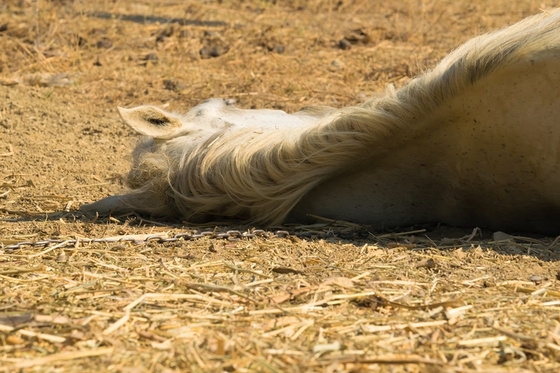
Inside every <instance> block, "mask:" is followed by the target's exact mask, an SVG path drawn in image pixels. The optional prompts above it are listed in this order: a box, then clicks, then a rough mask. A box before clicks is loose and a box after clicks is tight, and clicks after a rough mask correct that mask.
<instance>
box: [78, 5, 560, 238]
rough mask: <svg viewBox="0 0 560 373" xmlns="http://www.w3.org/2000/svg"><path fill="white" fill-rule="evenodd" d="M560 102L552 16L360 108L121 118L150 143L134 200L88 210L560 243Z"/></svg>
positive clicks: (559, 54) (133, 184)
mask: <svg viewBox="0 0 560 373" xmlns="http://www.w3.org/2000/svg"><path fill="white" fill-rule="evenodd" d="M559 93H560V10H555V11H551V12H548V13H543V14H540V15H536V16H533V17H530V18H527V19H525V20H523V21H521V22H519V23H517V24H515V25H513V26H511V27H508V28H505V29H502V30H499V31H495V32H491V33H489V34H486V35H482V36H479V37H476V38H474V39H472V40H470V41H468V42H467V43H465V44H464V45H462V46H461V47H459V48H458V49H457V50H455V51H453V52H452V53H451V54H449V55H448V56H447V57H446V58H444V59H443V61H441V62H440V63H439V64H438V65H437V66H436V67H435V68H434V69H433V70H432V71H429V72H427V73H426V74H424V75H422V76H419V77H417V78H415V79H414V80H412V81H410V82H409V83H408V84H407V85H405V86H404V87H403V88H402V89H398V90H395V89H394V88H392V87H391V86H390V87H388V89H387V92H386V93H385V94H384V95H383V96H380V97H376V98H372V99H370V100H368V101H367V102H365V103H364V104H362V105H360V106H356V107H347V108H343V109H338V110H337V109H333V108H329V107H311V108H307V109H303V110H302V111H299V112H297V113H294V114H286V113H285V112H283V111H277V110H241V109H238V108H236V107H235V106H233V104H232V103H231V102H229V101H225V100H221V99H211V100H208V101H206V102H204V103H203V104H202V105H199V106H197V107H195V108H193V109H192V110H190V111H189V112H188V113H187V114H185V115H178V114H173V113H168V112H165V111H163V110H160V109H158V108H156V107H152V106H140V107H137V108H133V109H123V108H119V112H120V115H121V117H122V119H123V120H124V122H125V123H126V124H128V125H129V126H130V127H132V128H133V129H134V130H136V131H137V132H139V133H141V134H143V135H146V136H148V137H149V138H148V139H147V140H146V141H144V142H143V143H141V144H140V145H139V146H138V147H137V149H136V150H135V152H134V161H133V166H132V170H131V171H130V173H129V175H128V177H127V184H128V186H129V187H130V189H131V190H130V191H129V192H128V193H127V194H124V195H118V196H112V197H107V198H105V199H102V200H100V201H97V202H95V203H92V204H90V205H85V206H83V207H82V210H83V211H86V212H98V213H100V214H110V213H112V214H121V213H128V212H132V211H135V212H140V213H144V214H153V215H158V216H165V217H171V218H182V219H185V220H188V221H191V222H200V221H204V220H209V219H215V218H217V217H220V218H223V217H227V218H236V219H242V220H244V221H246V222H249V223H251V224H258V225H275V224H280V223H283V222H302V223H304V222H310V220H312V217H310V215H317V216H322V217H326V218H331V219H338V220H345V221H351V222H355V223H360V224H367V225H372V226H373V228H374V229H378V228H382V227H397V226H410V225H414V224H424V223H438V222H441V223H445V224H449V225H454V226H471V227H472V226H481V227H486V228H490V229H495V230H509V231H512V230H516V231H519V230H521V231H532V232H540V233H547V234H559V233H560V176H559V171H560V94H559Z"/></svg>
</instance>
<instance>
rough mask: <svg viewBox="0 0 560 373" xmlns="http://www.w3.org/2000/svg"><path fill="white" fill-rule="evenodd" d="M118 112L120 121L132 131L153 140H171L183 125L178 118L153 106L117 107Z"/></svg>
mask: <svg viewBox="0 0 560 373" xmlns="http://www.w3.org/2000/svg"><path fill="white" fill-rule="evenodd" d="M118 110H119V114H120V116H121V118H122V120H123V121H124V122H125V123H126V124H127V125H129V126H130V127H131V128H132V129H133V130H135V131H136V132H138V133H141V134H143V135H146V136H150V137H153V138H155V139H169V138H172V137H173V135H174V134H175V133H177V130H179V129H180V128H181V126H182V125H183V124H182V123H181V120H180V119H179V118H178V117H176V116H174V115H173V114H171V113H168V112H166V111H164V110H161V109H159V108H157V107H155V106H138V107H135V108H132V109H125V108H122V107H118Z"/></svg>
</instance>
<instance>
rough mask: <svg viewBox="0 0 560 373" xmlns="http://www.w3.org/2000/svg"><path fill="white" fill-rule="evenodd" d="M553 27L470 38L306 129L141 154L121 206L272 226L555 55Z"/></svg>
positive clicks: (551, 23)
mask: <svg viewBox="0 0 560 373" xmlns="http://www.w3.org/2000/svg"><path fill="white" fill-rule="evenodd" d="M559 26H560V11H558V10H556V11H553V12H550V13H543V14H539V15H536V16H533V17H530V18H527V19H525V20H523V21H521V22H519V23H517V24H516V25H514V26H511V27H508V28H505V29H502V30H498V31H494V32H491V33H488V34H485V35H482V36H479V37H476V38H474V39H472V40H470V41H468V42H467V43H465V44H463V45H462V46H460V47H459V48H457V49H456V50H455V51H453V52H452V53H451V54H449V55H448V56H447V57H446V58H444V59H443V60H442V61H441V62H440V63H439V64H438V65H437V66H436V67H435V68H434V69H433V70H431V71H429V72H427V73H426V74H424V75H422V76H419V77H417V78H415V79H413V80H412V81H410V82H409V83H408V84H406V85H405V86H404V87H403V88H401V89H398V90H395V89H394V88H393V87H392V86H389V87H388V89H387V91H386V93H385V95H383V96H381V97H378V98H373V99H370V100H368V101H367V102H365V103H364V104H362V105H360V106H356V107H349V108H344V109H341V110H337V111H335V112H334V113H331V114H328V115H327V116H326V117H324V118H323V119H319V120H317V122H315V123H314V124H313V125H310V126H305V127H302V128H299V129H294V128H288V129H282V128H279V129H276V130H270V131H265V132H263V133H258V134H256V133H255V131H254V129H252V128H246V129H244V128H243V129H235V130H230V129H228V128H226V129H223V130H221V131H219V132H218V133H216V134H215V135H213V136H211V137H210V138H208V139H207V140H206V141H204V142H202V143H201V144H199V145H197V146H196V147H195V148H194V149H192V148H191V149H185V150H183V151H182V154H181V155H180V156H174V155H171V153H170V152H177V151H178V150H177V149H175V148H173V147H172V146H171V145H170V146H167V147H161V148H159V150H158V148H157V147H156V150H154V151H150V150H149V148H150V146H149V145H150V144H147V145H146V146H141V147H139V148H138V149H137V151H136V155H135V160H134V165H133V169H132V171H131V172H130V174H129V176H128V185H129V186H130V187H131V188H132V191H131V193H132V195H131V197H130V198H128V199H127V203H129V204H130V205H131V207H132V208H135V207H138V208H139V209H141V210H142V211H146V212H152V213H155V214H159V215H168V216H173V215H181V216H183V217H185V218H187V219H188V220H191V221H196V220H201V219H207V218H208V217H211V216H222V217H237V218H241V219H244V220H248V221H251V222H253V223H257V224H279V223H281V222H283V221H284V220H285V218H286V217H287V215H288V213H289V212H290V211H291V210H292V209H293V208H294V206H295V205H296V204H297V203H298V202H299V201H300V200H301V199H302V197H304V196H305V195H306V194H307V193H309V192H310V191H311V190H312V189H313V188H315V187H316V186H318V185H319V184H321V183H324V182H325V181H326V180H329V179H331V178H333V177H335V176H336V175H338V174H340V173H343V172H345V171H347V170H349V169H352V168H355V167H357V166H358V164H357V160H360V161H361V160H364V159H366V160H374V159H375V158H376V157H378V156H380V155H382V154H384V153H386V152H388V151H389V150H390V149H391V148H395V147H398V146H399V144H402V143H403V142H404V141H408V140H409V139H410V138H411V136H412V135H411V134H414V133H419V132H420V131H422V129H423V128H426V127H427V126H429V125H430V123H431V120H433V117H434V113H435V112H436V111H437V110H438V109H439V108H441V107H442V106H444V105H445V103H446V101H447V100H450V99H452V98H454V97H456V96H458V95H460V94H461V92H463V91H464V90H465V89H466V88H468V87H470V86H473V85H475V84H477V83H478V82H480V81H482V80H484V79H485V78H487V77H488V76H490V75H492V74H493V73H495V72H496V71H501V70H503V69H504V68H507V67H508V66H511V65H512V64H516V63H518V62H520V61H529V60H531V59H532V58H533V56H534V55H535V54H538V53H541V52H543V51H551V50H558V51H560V49H559V45H560V32H559ZM403 133H405V134H406V135H405V136H403ZM155 141H158V140H155ZM174 154H175V153H174Z"/></svg>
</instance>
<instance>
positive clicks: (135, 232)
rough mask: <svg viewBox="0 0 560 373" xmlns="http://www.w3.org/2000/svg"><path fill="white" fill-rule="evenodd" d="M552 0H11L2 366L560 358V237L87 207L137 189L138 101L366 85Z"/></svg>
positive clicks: (198, 367) (459, 365) (160, 367)
mask: <svg viewBox="0 0 560 373" xmlns="http://www.w3.org/2000/svg"><path fill="white" fill-rule="evenodd" d="M36 4H40V6H39V7H36ZM537 6H540V4H538V5H535V4H534V2H532V1H529V0H526V1H525V0H523V1H517V2H515V4H513V3H512V2H511V1H503V0H502V1H495V2H492V3H489V2H483V1H468V2H467V1H450V0H449V1H447V0H445V1H443V2H441V1H440V2H431V3H425V2H422V4H420V3H418V2H413V1H389V2H368V1H361V2H357V3H356V2H353V1H339V2H331V1H320V0H311V1H307V2H301V1H295V0H294V1H292V0H290V1H285V2H277V3H276V4H275V2H263V1H224V2H222V4H220V5H218V4H213V3H212V2H187V3H183V2H177V1H167V0H158V1H151V0H150V1H148V0H146V1H144V0H138V1H134V2H125V1H121V0H117V1H99V2H78V1H76V2H73V1H64V2H60V1H53V2H30V1H28V2H21V1H16V0H7V1H4V2H3V3H2V5H0V47H1V48H2V50H3V51H6V53H3V54H0V96H1V97H2V98H3V99H2V100H1V101H0V132H1V133H2V147H3V148H0V283H1V291H0V371H4V372H12V371H21V372H32V371H41V372H46V371H57V372H76V371H80V370H82V371H99V370H107V371H118V372H127V373H132V372H144V371H146V372H147V371H150V372H162V373H171V372H190V371H192V372H224V371H226V372H234V371H236V372H247V371H267V372H325V371H326V372H336V371H352V372H362V371H364V372H365V371H376V372H377V371H381V372H384V371H385V372H389V371H390V372H420V371H430V372H469V371H473V372H474V371H476V372H506V371H507V372H528V371H538V372H556V371H559V370H560V285H559V282H558V281H559V276H560V275H559V273H558V271H559V268H558V260H559V259H560V258H559V256H560V250H559V248H560V244H559V238H550V237H525V236H523V235H511V234H505V233H499V232H495V234H494V235H493V236H492V235H491V233H493V232H486V231H484V230H482V231H481V230H478V229H475V230H472V231H471V230H469V231H465V230H457V229H451V228H445V227H440V228H438V229H435V230H434V229H433V227H428V228H429V229H428V228H426V227H424V228H426V229H422V228H423V227H412V228H406V227H405V228H403V229H402V230H401V231H397V232H370V231H368V229H367V227H360V226H356V225H355V224H352V223H349V222H336V221H331V220H328V219H324V220H321V224H317V225H313V226H292V227H281V228H278V229H287V230H288V231H289V232H290V233H291V234H289V235H285V234H284V235H277V236H257V237H253V238H245V237H243V236H239V235H236V237H232V239H230V240H228V239H215V238H210V237H201V238H199V239H196V240H185V239H181V240H178V241H174V242H157V241H148V242H144V240H145V239H146V238H148V237H172V236H174V235H176V234H179V233H184V232H187V231H188V232H191V231H198V230H210V231H212V232H213V234H212V235H213V236H214V237H216V236H217V237H221V236H220V235H219V234H220V233H223V232H226V231H227V230H228V229H239V230H240V231H244V230H246V229H248V227H233V226H230V227H228V228H226V227H224V226H223V225H224V224H217V225H218V226H219V228H216V227H215V226H192V225H187V224H184V223H181V222H175V223H173V224H172V223H169V222H160V221H149V220H146V219H142V218H139V217H136V216H132V215H131V216H124V217H112V218H110V219H94V220H89V219H86V218H84V217H82V216H80V215H79V214H77V213H76V211H75V210H73V209H75V208H77V207H78V206H79V205H80V204H82V203H84V202H91V201H93V200H95V199H99V198H100V197H102V196H106V195H109V194H114V193H116V192H117V191H119V190H120V188H122V181H121V178H120V177H119V176H118V175H120V174H122V173H124V172H125V171H126V170H127V169H128V164H127V162H126V161H123V159H128V158H127V157H128V155H129V153H130V149H131V148H132V146H133V144H134V142H135V141H136V137H135V135H133V134H132V133H129V132H127V131H126V129H125V128H124V126H120V125H119V124H118V118H117V115H116V113H115V109H114V108H115V106H117V105H120V106H133V105H139V104H156V105H160V106H163V107H167V108H168V109H170V110H183V111H184V110H187V109H188V108H189V107H191V106H192V105H195V104H198V103H200V102H201V101H203V100H204V99H206V98H208V97H233V98H236V99H237V100H238V105H239V106H241V107H276V108H281V109H284V110H288V111H293V110H297V109H299V108H300V107H301V106H305V105H310V104H326V105H332V106H344V105H350V104H355V103H359V102H360V101H362V100H363V99H364V98H365V97H367V96H369V95H371V94H374V93H375V92H376V91H378V90H380V89H382V88H383V87H384V86H385V84H387V83H389V82H393V83H394V84H397V85H400V84H404V83H405V82H406V81H407V80H408V79H410V78H411V77H412V76H414V75H416V74H418V73H419V72H421V71H422V70H423V69H425V68H426V67H427V66H433V63H434V62H435V61H437V60H438V59H440V58H441V57H442V56H444V55H445V54H447V52H448V51H449V50H450V49H451V48H452V47H453V46H456V45H458V44H460V42H462V41H464V40H465V39H466V38H468V37H470V36H471V35H474V34H475V33H478V32H479V31H482V30H486V29H490V28H495V27H501V26H504V25H506V24H511V23H514V22H516V21H518V20H520V19H521V18H523V17H525V16H528V15H530V14H533V13H537V12H538V11H539V9H538V8H537ZM504 9H506V10H507V13H506V12H504ZM175 21H176V22H175ZM442 36H444V37H442ZM341 40H345V41H346V42H343V43H342V44H341ZM204 48H206V49H204ZM213 48H214V49H213ZM203 50H204V52H201V51H203ZM206 57H208V58H206ZM508 233H510V232H508ZM99 237H111V238H112V239H111V240H106V241H104V242H97V243H94V242H89V241H87V239H91V238H99ZM123 238H126V239H127V240H126V241H123ZM47 239H56V240H59V241H57V242H56V243H55V242H52V243H46V245H45V246H38V247H32V246H24V247H22V248H21V249H19V250H8V249H6V247H7V246H9V245H12V244H15V243H18V242H21V241H40V240H47ZM132 241H134V242H132Z"/></svg>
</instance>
